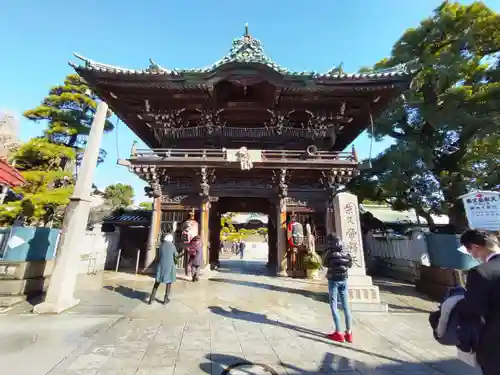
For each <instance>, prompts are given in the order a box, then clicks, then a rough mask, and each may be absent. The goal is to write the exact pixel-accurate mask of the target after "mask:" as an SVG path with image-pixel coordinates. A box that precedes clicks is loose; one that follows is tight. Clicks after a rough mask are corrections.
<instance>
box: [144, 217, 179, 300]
mask: <svg viewBox="0 0 500 375" xmlns="http://www.w3.org/2000/svg"><path fill="white" fill-rule="evenodd" d="M176 224H177V223H175V222H174V224H173V225H172V228H170V230H168V231H167V232H168V233H167V234H166V235H165V237H163V240H162V243H161V245H160V249H159V252H158V262H157V264H156V276H155V283H154V285H153V291H152V292H151V296H150V297H149V302H148V303H149V304H150V305H151V304H152V303H153V301H154V299H155V296H156V292H157V291H158V286H159V285H160V284H161V283H163V284H165V297H164V299H163V304H164V305H166V304H167V303H169V302H170V290H171V288H172V283H174V282H175V280H176V279H177V276H176V271H177V267H176V265H175V257H176V256H177V249H176V248H175V244H174V233H175V229H176Z"/></svg>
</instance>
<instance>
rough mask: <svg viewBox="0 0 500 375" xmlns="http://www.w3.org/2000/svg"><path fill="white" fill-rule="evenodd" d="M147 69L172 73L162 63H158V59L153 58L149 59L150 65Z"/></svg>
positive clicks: (153, 71)
mask: <svg viewBox="0 0 500 375" xmlns="http://www.w3.org/2000/svg"><path fill="white" fill-rule="evenodd" d="M146 71H147V72H150V73H167V74H170V73H172V71H171V70H169V69H166V68H164V67H163V66H161V65H160V64H157V63H156V61H154V60H153V59H151V58H150V59H149V66H148V67H147V69H146Z"/></svg>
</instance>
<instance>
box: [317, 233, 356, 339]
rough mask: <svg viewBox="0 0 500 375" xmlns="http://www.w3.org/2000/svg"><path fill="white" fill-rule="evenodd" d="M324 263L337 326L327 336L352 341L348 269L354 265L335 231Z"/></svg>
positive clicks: (331, 306)
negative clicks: (341, 323) (341, 311)
mask: <svg viewBox="0 0 500 375" xmlns="http://www.w3.org/2000/svg"><path fill="white" fill-rule="evenodd" d="M323 265H324V266H325V267H326V268H327V274H326V277H327V279H328V296H329V302H330V309H331V310H332V317H333V324H334V328H335V331H334V332H333V333H331V334H329V335H327V337H328V338H329V339H331V340H333V341H337V342H344V341H347V342H352V328H351V327H352V317H351V310H350V307H349V290H348V285H347V277H348V270H349V268H351V267H352V258H351V255H350V254H349V253H347V252H346V251H345V249H344V244H343V243H342V240H341V239H340V237H339V236H337V234H335V233H330V234H329V235H328V236H327V247H326V250H325V255H324V258H323ZM339 298H340V302H341V304H342V309H343V310H344V317H345V333H344V332H342V331H341V329H340V316H339V311H338V299H339Z"/></svg>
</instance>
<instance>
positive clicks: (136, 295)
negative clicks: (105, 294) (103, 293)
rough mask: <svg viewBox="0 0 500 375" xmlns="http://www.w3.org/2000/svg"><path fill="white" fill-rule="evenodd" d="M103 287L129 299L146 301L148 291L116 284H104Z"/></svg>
mask: <svg viewBox="0 0 500 375" xmlns="http://www.w3.org/2000/svg"><path fill="white" fill-rule="evenodd" d="M104 289H107V290H110V291H112V292H115V293H118V294H121V295H122V296H124V297H127V298H129V299H136V300H139V301H142V302H146V301H147V299H148V298H149V293H147V292H143V291H142V290H137V289H132V288H129V287H127V286H123V285H118V286H111V285H106V286H104Z"/></svg>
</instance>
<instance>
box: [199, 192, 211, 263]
mask: <svg viewBox="0 0 500 375" xmlns="http://www.w3.org/2000/svg"><path fill="white" fill-rule="evenodd" d="M209 215H210V201H209V200H208V198H206V199H205V198H204V199H203V200H202V202H201V205H200V238H201V243H202V245H203V264H202V267H205V266H206V265H207V264H208V263H209V254H208V249H209V244H208V243H209V240H210V235H209V233H210V230H209V227H208V224H209V222H210V220H209Z"/></svg>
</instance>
